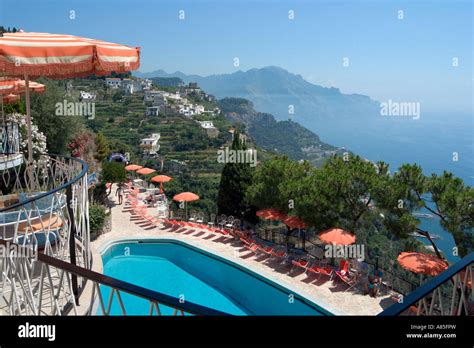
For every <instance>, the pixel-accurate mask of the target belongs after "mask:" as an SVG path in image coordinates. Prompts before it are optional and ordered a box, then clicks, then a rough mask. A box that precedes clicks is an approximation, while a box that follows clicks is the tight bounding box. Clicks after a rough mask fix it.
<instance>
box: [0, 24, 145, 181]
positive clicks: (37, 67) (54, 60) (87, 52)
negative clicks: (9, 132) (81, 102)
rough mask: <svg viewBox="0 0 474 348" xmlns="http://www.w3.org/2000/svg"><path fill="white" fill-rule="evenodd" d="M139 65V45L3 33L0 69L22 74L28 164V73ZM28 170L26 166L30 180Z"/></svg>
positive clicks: (80, 72) (80, 73) (59, 74)
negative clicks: (131, 45) (23, 80)
mask: <svg viewBox="0 0 474 348" xmlns="http://www.w3.org/2000/svg"><path fill="white" fill-rule="evenodd" d="M139 66H140V49H139V48H138V47H129V46H124V45H119V44H115V43H111V42H106V41H102V40H93V39H89V38H82V37H77V36H73V35H61V34H48V33H26V32H23V31H22V30H20V31H19V32H16V33H3V34H2V36H0V71H1V72H2V73H4V74H5V75H8V76H24V78H25V94H26V123H27V129H28V164H32V163H33V152H32V149H33V142H32V135H31V134H32V130H31V112H30V88H29V78H30V77H31V76H45V77H50V78H66V77H84V76H88V75H93V74H95V75H107V74H110V73H112V72H114V71H115V72H118V73H121V72H127V71H131V70H135V69H138V67H139ZM32 175H33V174H32V172H31V170H29V176H30V180H33V178H32Z"/></svg>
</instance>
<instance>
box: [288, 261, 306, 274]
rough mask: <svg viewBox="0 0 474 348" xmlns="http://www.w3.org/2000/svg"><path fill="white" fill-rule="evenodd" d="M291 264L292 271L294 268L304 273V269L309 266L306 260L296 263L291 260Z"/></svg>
mask: <svg viewBox="0 0 474 348" xmlns="http://www.w3.org/2000/svg"><path fill="white" fill-rule="evenodd" d="M291 263H292V264H293V267H292V268H291V269H292V270H293V269H294V268H295V267H300V268H303V269H304V270H305V271H306V268H307V267H308V266H309V261H308V260H303V259H300V260H298V261H296V260H291Z"/></svg>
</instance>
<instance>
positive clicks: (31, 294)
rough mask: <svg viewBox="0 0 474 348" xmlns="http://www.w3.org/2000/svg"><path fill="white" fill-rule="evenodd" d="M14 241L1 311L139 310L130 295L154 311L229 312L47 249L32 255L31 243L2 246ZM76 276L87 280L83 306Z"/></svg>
mask: <svg viewBox="0 0 474 348" xmlns="http://www.w3.org/2000/svg"><path fill="white" fill-rule="evenodd" d="M12 246H14V247H15V250H16V253H15V255H13V254H11V255H10V257H7V258H3V259H0V263H1V264H0V265H1V266H2V269H3V270H4V271H3V273H2V275H3V277H4V279H3V281H4V282H6V283H7V284H8V285H9V286H8V287H4V288H3V289H2V293H1V295H2V298H3V300H4V303H3V306H2V302H1V300H0V313H1V311H2V309H3V312H4V314H8V315H127V314H131V313H133V310H134V308H132V307H127V303H135V301H131V302H125V301H123V297H124V295H127V296H132V297H134V298H139V299H141V300H143V301H146V302H147V303H148V306H149V314H150V315H167V314H170V315H185V314H192V315H214V316H216V315H218V316H223V315H228V314H226V313H223V312H220V311H217V310H214V309H212V308H208V307H204V306H201V305H198V304H195V303H192V302H189V301H185V302H183V301H182V300H180V299H179V298H175V297H172V296H168V295H165V294H162V293H159V292H156V291H153V290H149V289H145V288H142V287H140V286H136V285H134V284H130V283H127V282H124V281H121V280H118V279H115V278H111V277H108V276H105V275H103V274H100V273H97V272H94V271H91V270H88V269H85V268H83V267H79V266H76V265H73V264H71V263H69V262H65V261H62V260H59V259H56V258H54V257H51V256H48V255H45V254H43V253H37V254H36V255H32V253H31V249H30V248H28V247H22V246H19V245H15V244H11V243H9V242H7V241H4V240H0V247H4V248H8V249H9V250H11V249H12ZM74 278H76V279H78V280H79V281H80V283H82V284H88V291H89V294H88V298H87V299H85V300H84V301H83V298H81V301H82V302H84V303H83V304H82V305H81V306H78V305H79V301H78V300H77V296H76V294H75V291H74V287H73V281H72V280H73V279H74ZM13 285H15V286H13ZM5 302H6V303H5ZM2 307H3V308H2ZM81 308H82V309H81Z"/></svg>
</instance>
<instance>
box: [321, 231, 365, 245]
mask: <svg viewBox="0 0 474 348" xmlns="http://www.w3.org/2000/svg"><path fill="white" fill-rule="evenodd" d="M319 239H320V240H321V241H323V242H325V243H328V244H336V245H350V244H354V243H355V241H356V236H355V234H354V233H352V232H349V231H346V230H343V229H342V228H330V229H328V230H325V231H323V232H321V233H320V234H319Z"/></svg>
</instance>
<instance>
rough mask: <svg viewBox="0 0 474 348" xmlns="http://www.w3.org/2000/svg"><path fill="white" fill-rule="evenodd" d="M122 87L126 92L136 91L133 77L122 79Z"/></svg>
mask: <svg viewBox="0 0 474 348" xmlns="http://www.w3.org/2000/svg"><path fill="white" fill-rule="evenodd" d="M122 89H123V91H124V92H125V93H126V94H133V92H135V85H134V83H133V80H132V79H123V80H122Z"/></svg>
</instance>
